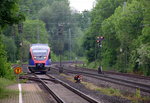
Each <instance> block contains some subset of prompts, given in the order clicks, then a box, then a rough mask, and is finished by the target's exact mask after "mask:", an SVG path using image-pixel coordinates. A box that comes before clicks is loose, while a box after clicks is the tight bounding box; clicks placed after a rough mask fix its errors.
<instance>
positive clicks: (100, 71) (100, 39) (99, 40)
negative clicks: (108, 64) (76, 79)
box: [95, 36, 104, 74]
mask: <svg viewBox="0 0 150 103" xmlns="http://www.w3.org/2000/svg"><path fill="white" fill-rule="evenodd" d="M103 40H104V36H98V37H97V39H96V42H97V43H98V47H100V48H101V52H102V41H103ZM101 52H100V55H101ZM95 53H96V52H95ZM95 55H96V54H95ZM98 73H99V74H103V73H102V66H101V63H100V65H99V67H98Z"/></svg>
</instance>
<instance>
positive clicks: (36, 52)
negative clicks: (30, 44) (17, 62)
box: [32, 49, 48, 57]
mask: <svg viewBox="0 0 150 103" xmlns="http://www.w3.org/2000/svg"><path fill="white" fill-rule="evenodd" d="M32 53H33V56H35V57H38V56H44V57H45V56H47V53H48V50H43V49H42V50H40V49H38V50H37V49H35V50H33V51H32Z"/></svg>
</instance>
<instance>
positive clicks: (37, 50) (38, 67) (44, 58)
mask: <svg viewBox="0 0 150 103" xmlns="http://www.w3.org/2000/svg"><path fill="white" fill-rule="evenodd" d="M50 65H51V51H50V47H49V46H48V44H31V45H30V50H29V64H28V69H29V71H31V72H32V73H34V72H42V73H46V72H47V71H48V70H50Z"/></svg>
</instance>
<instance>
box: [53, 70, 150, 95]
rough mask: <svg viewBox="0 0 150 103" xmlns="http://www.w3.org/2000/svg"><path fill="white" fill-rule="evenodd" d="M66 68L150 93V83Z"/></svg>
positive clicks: (76, 72)
mask: <svg viewBox="0 0 150 103" xmlns="http://www.w3.org/2000/svg"><path fill="white" fill-rule="evenodd" d="M53 69H56V68H53ZM64 70H65V71H66V72H68V73H75V74H78V73H80V74H83V75H87V76H89V77H92V78H96V79H101V80H103V81H107V82H111V83H115V84H119V85H124V86H128V87H132V88H135V89H140V90H141V91H143V92H147V93H150V85H148V84H143V83H137V82H133V81H130V80H124V79H120V78H114V77H109V76H106V75H101V74H94V73H88V72H83V71H75V70H68V69H66V68H64Z"/></svg>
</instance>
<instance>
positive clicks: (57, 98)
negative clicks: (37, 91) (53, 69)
mask: <svg viewBox="0 0 150 103" xmlns="http://www.w3.org/2000/svg"><path fill="white" fill-rule="evenodd" d="M35 76H36V75H35ZM36 78H37V79H35V78H34V79H35V80H37V81H39V82H40V83H41V84H42V85H43V86H44V87H45V88H46V89H47V91H48V92H49V93H50V94H51V95H52V96H53V97H54V99H55V100H56V101H57V102H58V103H65V102H64V101H63V100H62V99H61V98H60V97H59V96H57V95H56V94H55V93H54V92H53V91H52V90H51V89H50V88H49V87H48V86H47V85H46V83H45V82H44V81H43V79H41V78H39V77H38V76H36ZM29 79H31V78H29ZM32 80H33V78H32ZM47 80H48V79H47ZM49 80H50V79H49Z"/></svg>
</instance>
